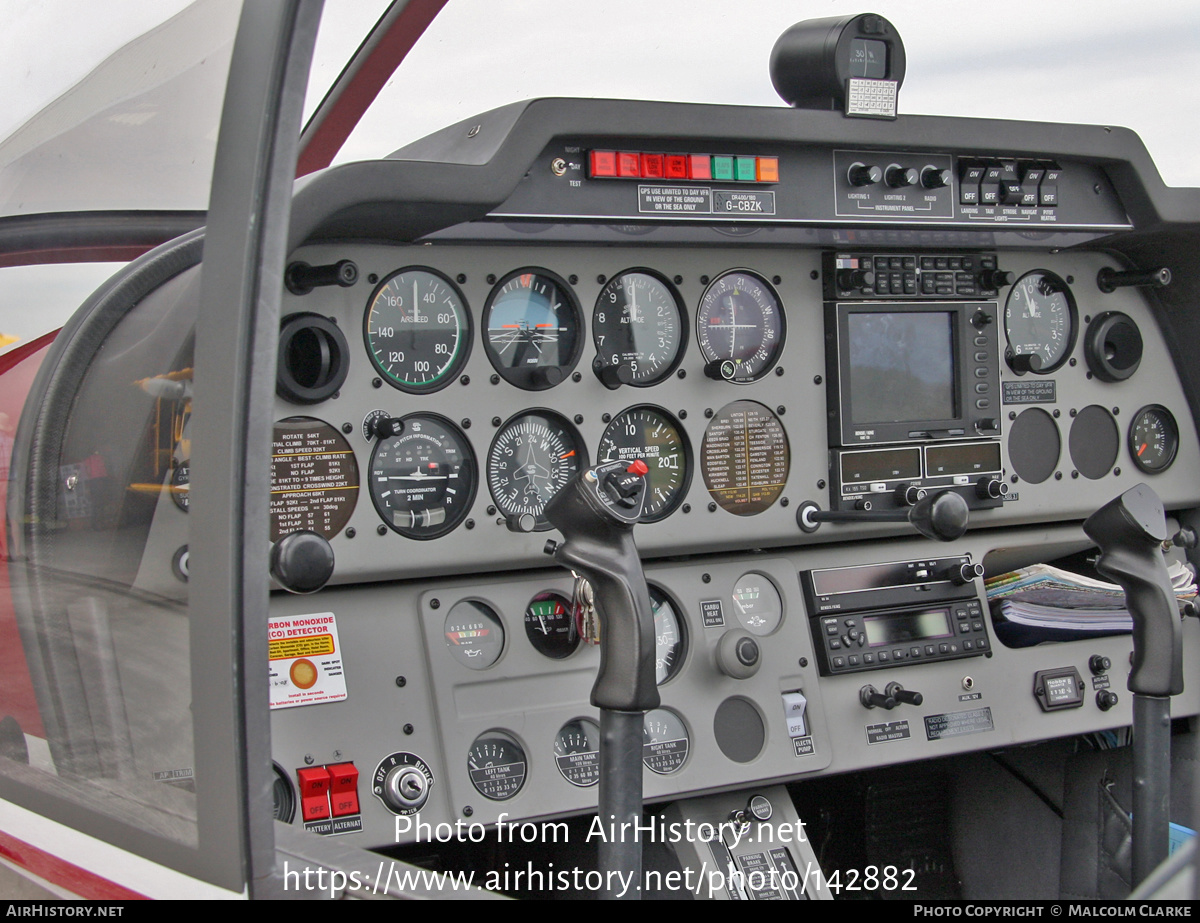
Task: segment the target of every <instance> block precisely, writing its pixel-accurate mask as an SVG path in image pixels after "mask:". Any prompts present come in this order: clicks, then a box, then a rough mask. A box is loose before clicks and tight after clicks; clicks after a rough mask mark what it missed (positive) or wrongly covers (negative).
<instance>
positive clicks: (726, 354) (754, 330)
mask: <svg viewBox="0 0 1200 923" xmlns="http://www.w3.org/2000/svg"><path fill="white" fill-rule="evenodd" d="M786 331H787V322H786V320H785V319H784V315H783V303H782V302H781V301H780V300H779V296H778V295H777V294H776V293H775V289H773V288H771V286H770V284H769V283H768V282H767V281H766V280H765V279H763V278H762V277H760V276H757V275H755V274H754V273H752V272H746V271H744V270H735V271H733V272H727V273H725V274H724V275H722V276H720V277H718V278H717V279H716V281H714V282H713V283H712V284H711V285H709V287H708V288H706V289H705V290H704V295H703V296H701V298H700V308H699V310H698V311H697V312H696V336H697V338H698V339H699V341H700V351H701V352H702V353H703V354H704V359H705V365H704V374H705V375H707V376H708V377H709V378H715V379H718V380H721V379H724V380H725V381H732V382H736V383H737V384H745V383H747V382H751V381H758V379H760V378H762V377H763V376H764V375H766V374H767V372H769V371H770V370H771V369H772V367H774V365H775V363H776V362H777V361H779V354H780V352H782V350H783V340H784V335H785V333H786Z"/></svg>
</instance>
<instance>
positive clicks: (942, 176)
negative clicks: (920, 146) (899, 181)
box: [921, 166, 950, 189]
mask: <svg viewBox="0 0 1200 923" xmlns="http://www.w3.org/2000/svg"><path fill="white" fill-rule="evenodd" d="M921 185H922V186H924V187H925V188H926V189H941V188H942V187H943V186H949V185H950V171H949V170H939V169H938V168H937V167H934V166H928V167H923V168H922V169H921Z"/></svg>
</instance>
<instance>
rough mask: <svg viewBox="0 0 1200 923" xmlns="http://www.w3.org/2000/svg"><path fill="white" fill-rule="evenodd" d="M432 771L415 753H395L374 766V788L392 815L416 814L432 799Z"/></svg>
mask: <svg viewBox="0 0 1200 923" xmlns="http://www.w3.org/2000/svg"><path fill="white" fill-rule="evenodd" d="M432 785H433V772H432V771H431V770H430V768H429V766H428V764H427V763H426V762H425V761H424V760H423V759H421V758H420V757H419V756H417V755H416V754H415V753H404V752H401V753H392V754H390V755H389V756H386V757H384V758H383V759H382V760H380V762H379V765H378V766H376V767H375V775H374V776H373V777H372V781H371V791H372V792H373V793H374V795H375V797H377V798H378V799H379V800H380V801H382V802H383V803H384V805H385V806H386V807H387V809H388V810H389V811H391V812H392V813H393V814H401V815H408V814H416V813H417V812H418V811H419V810H421V808H423V807H424V806H425V802H426V801H428V800H429V789H430V787H432Z"/></svg>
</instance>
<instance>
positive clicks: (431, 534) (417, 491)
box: [370, 413, 479, 539]
mask: <svg viewBox="0 0 1200 923" xmlns="http://www.w3.org/2000/svg"><path fill="white" fill-rule="evenodd" d="M403 422H404V430H403V432H401V433H400V435H399V436H391V437H389V438H387V439H380V440H379V443H378V444H377V445H376V446H375V451H374V452H373V453H372V454H371V482H370V483H371V500H372V501H374V503H375V510H376V511H377V512H378V513H379V515H380V517H381V518H382V519H383V521H384V522H385V523H387V524H388V526H389V527H390V528H392V529H394V530H395V531H397V532H399V533H400V534H401V535H404V536H407V537H408V538H416V539H429V538H437V537H438V536H441V535H445V534H446V533H447V532H449V531H451V530H452V529H454V528H455V527H456V526H457V525H458V524H459V523H460V522H462V521H463V520H464V519H465V518H466V516H467V513H468V512H469V511H470V509H471V503H472V502H473V501H474V499H475V487H476V484H477V481H478V470H479V469H478V465H477V464H476V462H475V453H474V452H473V451H472V450H471V444H470V443H469V442H467V439H466V437H465V436H464V435H463V434H462V432H461V431H460V430H459V429H458V427H457V426H455V425H454V424H453V423H451V422H450V421H449V420H446V419H444V418H443V417H439V416H437V415H436V414H432V413H414V414H411V415H409V416H407V417H404V418H403Z"/></svg>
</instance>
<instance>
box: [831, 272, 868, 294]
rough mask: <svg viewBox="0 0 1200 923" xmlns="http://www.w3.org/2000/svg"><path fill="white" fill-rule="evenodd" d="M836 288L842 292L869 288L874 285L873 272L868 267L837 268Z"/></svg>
mask: <svg viewBox="0 0 1200 923" xmlns="http://www.w3.org/2000/svg"><path fill="white" fill-rule="evenodd" d="M837 284H838V288H839V289H840V290H841V291H843V292H852V291H854V290H855V289H860V288H863V289H869V288H873V287H874V285H875V273H873V272H871V270H869V269H839V270H838V272H837Z"/></svg>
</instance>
